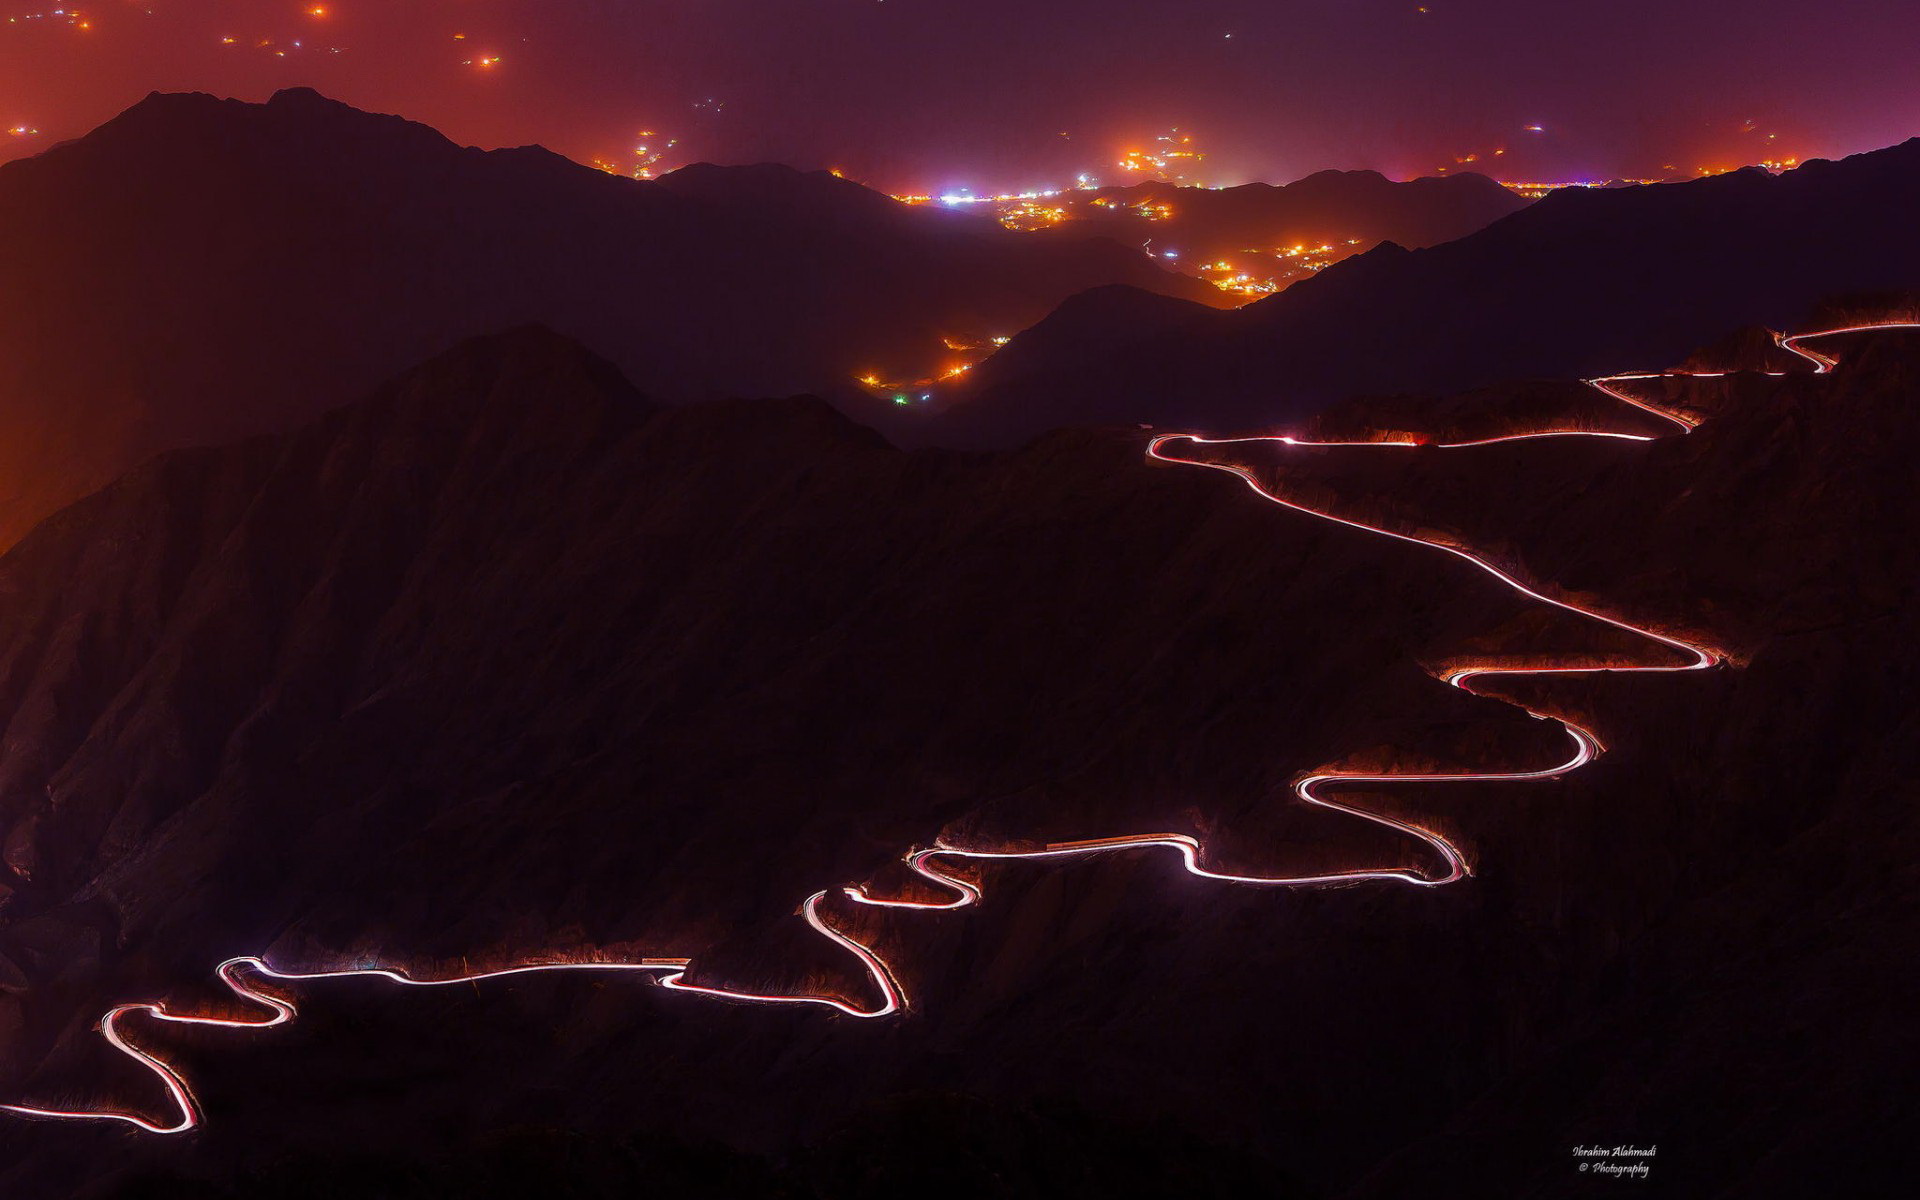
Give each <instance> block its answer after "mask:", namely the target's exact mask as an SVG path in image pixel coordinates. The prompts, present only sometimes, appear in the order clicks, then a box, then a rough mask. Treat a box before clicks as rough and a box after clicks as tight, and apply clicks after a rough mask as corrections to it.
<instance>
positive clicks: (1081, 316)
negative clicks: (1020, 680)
mask: <svg viewBox="0 0 1920 1200" xmlns="http://www.w3.org/2000/svg"><path fill="white" fill-rule="evenodd" d="M1916 204H1920V139H1916V140H1914V141H1909V142H1905V143H1903V144H1901V145H1897V146H1893V147H1890V148H1888V149H1884V150H1879V151H1875V152H1872V153H1868V154H1860V155H1855V156H1853V157H1851V158H1846V159H1842V160H1839V161H1833V162H1830V161H1825V160H1815V161H1812V162H1808V163H1806V164H1805V165H1803V166H1801V167H1799V168H1796V169H1794V170H1791V171H1786V172H1783V173H1781V174H1779V175H1771V174H1769V173H1767V172H1766V171H1764V170H1761V169H1759V168H1749V169H1746V170H1742V171H1736V172H1733V173H1730V174H1726V175H1719V176H1713V177H1709V178H1705V179H1699V180H1694V181H1690V182H1685V183H1672V184H1654V185H1648V186H1638V187H1621V188H1604V189H1600V188H1595V189H1587V188H1566V189H1561V190H1559V191H1556V192H1553V193H1551V194H1549V195H1548V196H1546V197H1545V198H1543V199H1541V200H1539V201H1537V202H1536V203H1534V204H1532V205H1530V206H1528V207H1526V208H1524V209H1522V210H1520V211H1518V212H1515V213H1513V214H1512V215H1510V216H1507V217H1504V218H1502V219H1501V220H1499V221H1497V222H1495V223H1493V224H1492V225H1490V226H1488V227H1487V228H1485V229H1483V230H1480V231H1479V232H1477V233H1472V234H1469V235H1468V236H1465V237H1462V238H1460V239H1458V240H1456V241H1452V242H1447V243H1445V244H1442V245H1436V246H1432V247H1429V248H1426V249H1420V250H1408V249H1406V248H1404V247H1402V246H1398V245H1393V244H1383V245H1381V246H1379V247H1377V248H1375V249H1373V250H1371V251H1369V252H1368V253H1366V254H1363V255H1360V256H1358V257H1356V258H1352V259H1349V260H1347V261H1345V262H1342V263H1339V264H1337V265H1335V266H1333V267H1330V268H1328V269H1327V270H1325V271H1323V272H1321V273H1320V274H1318V275H1317V276H1315V277H1314V278H1312V279H1309V280H1305V281H1303V282H1301V283H1299V284H1296V285H1295V286H1293V287H1291V288H1289V289H1287V290H1286V291H1284V292H1282V293H1280V294H1279V295H1276V296H1273V297H1271V298H1269V299H1266V300H1262V301H1260V302H1258V303H1255V304H1252V305H1249V306H1247V307H1246V308H1243V309H1240V310H1237V311H1233V312H1224V313H1208V312H1206V311H1204V310H1201V309H1199V308H1197V307H1195V308H1189V307H1184V306H1181V305H1176V304H1165V303H1161V304H1156V303H1151V302H1147V301H1141V302H1140V303H1138V304H1135V305H1127V304H1122V303H1119V302H1117V301H1115V300H1113V299H1111V298H1108V297H1103V296H1100V295H1097V294H1095V295H1082V296H1077V297H1074V298H1073V299H1071V300H1068V301H1067V302H1066V303H1064V304H1063V305H1061V307H1060V308H1059V309H1058V310H1057V311H1056V312H1054V313H1053V314H1051V315H1050V316H1049V317H1048V318H1047V319H1046V320H1045V321H1043V322H1041V323H1040V324H1039V325H1037V326H1035V327H1034V328H1033V329H1031V330H1029V331H1027V332H1026V333H1024V334H1022V335H1021V336H1019V337H1018V338H1016V339H1015V340H1014V341H1013V343H1012V344H1011V345H1009V346H1007V347H1006V348H1005V349H1004V350H1002V351H1001V352H1000V353H999V354H997V355H995V356H994V357H993V358H991V359H989V360H988V361H986V362H985V363H983V364H981V365H980V366H979V367H978V368H977V369H976V370H975V371H974V372H973V373H972V375H971V376H970V377H969V379H968V380H967V381H966V382H965V383H964V385H963V386H962V387H960V388H958V389H956V390H955V392H954V393H953V395H952V397H951V400H952V403H953V405H954V407H953V408H952V409H951V410H950V411H949V413H948V414H946V415H945V416H944V417H943V418H941V419H938V420H935V421H932V422H926V423H922V424H920V425H918V426H916V427H913V428H912V429H911V430H908V431H903V432H901V433H899V434H898V436H901V437H910V438H912V439H914V440H917V441H921V442H931V443H937V444H951V445H1005V444H1013V443H1017V442H1018V441H1020V440H1021V439H1023V438H1026V437H1030V436H1032V435H1033V434H1034V433H1036V432H1038V431H1039V430H1042V429H1048V428H1052V427H1055V426H1058V425H1063V424H1071V423H1087V422H1119V423H1136V422H1144V423H1151V424H1154V425H1159V426H1164V427H1167V428H1171V429H1186V428H1192V429H1200V430H1210V431H1216V432H1220V431H1232V430H1245V429H1256V428H1267V429H1270V428H1276V427H1285V426H1287V425H1290V424H1293V423H1297V422H1299V421H1300V420H1302V419H1303V418H1305V417H1307V416H1309V415H1311V414H1312V413H1314V412H1316V411H1318V410H1319V409H1321V408H1324V407H1325V406H1326V405H1328V404H1330V403H1333V402H1335V401H1338V400H1342V399H1345V398H1347V397H1350V396H1354V395H1376V394H1380V395H1384V394H1392V393H1396V392H1407V393H1414V394H1421V395H1432V394H1435V393H1442V392H1448V391H1454V390H1461V389H1467V388H1473V387H1478V386H1482V385H1485V384H1490V383H1497V382H1500V381H1502V380H1510V379H1517V378H1528V377H1539V378H1548V379H1552V378H1558V379H1567V378H1573V377H1578V376H1586V375H1598V374H1605V373H1610V372H1616V371H1621V370H1630V369H1635V368H1639V367H1657V366H1659V365H1662V364H1667V363H1672V362H1677V361H1678V360H1679V359H1680V358H1681V357H1682V356H1683V355H1685V354H1686V353H1687V352H1688V351H1689V350H1691V349H1692V348H1693V347H1694V346H1697V345H1700V344H1701V343H1703V342H1706V341H1708V340H1709V339H1712V338H1715V337H1718V336H1720V335H1721V334H1722V333H1724V332H1725V331H1726V330H1728V329H1731V328H1735V327H1738V326H1742V325H1752V324H1767V325H1771V326H1773V327H1775V328H1785V327H1790V326H1792V325H1794V324H1796V323H1797V322H1799V321H1800V320H1801V319H1802V318H1803V317H1804V316H1805V314H1806V313H1807V311H1808V310H1809V309H1810V307H1811V306H1812V305H1814V304H1815V303H1816V302H1818V301H1820V300H1822V299H1824V298H1825V297H1828V296H1834V295H1842V294H1849V293H1869V292H1876V291H1882V290H1886V289H1901V288H1909V287H1911V286H1912V283H1913V281H1914V280H1915V279H1916V278H1920V237H1916V236H1915V235H1914V231H1913V225H1912V221H1911V219H1910V215H1911V213H1912V212H1913V211H1914V208H1915V206H1916ZM1116 312H1121V313H1128V314H1131V315H1130V316H1123V317H1120V318H1116V316H1115V314H1116Z"/></svg>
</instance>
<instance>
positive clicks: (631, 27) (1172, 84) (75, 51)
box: [0, 0, 1920, 191]
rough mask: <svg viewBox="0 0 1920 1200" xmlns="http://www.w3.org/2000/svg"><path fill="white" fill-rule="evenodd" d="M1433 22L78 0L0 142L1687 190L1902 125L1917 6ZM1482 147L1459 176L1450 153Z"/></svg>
mask: <svg viewBox="0 0 1920 1200" xmlns="http://www.w3.org/2000/svg"><path fill="white" fill-rule="evenodd" d="M8 5H10V6H11V7H5V6H8ZM316 6H320V7H323V8H324V9H325V10H326V11H325V14H324V15H321V16H316V15H313V14H311V13H310V12H309V11H308V10H309V9H312V8H314V7H316ZM1425 7H1426V9H1427V10H1428V11H1424V12H1423V11H1422V8H1421V5H1420V4H1419V3H1407V2H1402V0H1319V2H1314V3H1307V2H1302V0H1177V2H1169V3H1147V2H1143V0H964V2H963V0H339V2H338V3H333V2H330V0H309V2H308V3H304V4H303V3H282V2H281V0H199V2H196V0H145V2H144V3H136V2H130V0H91V2H87V0H83V2H82V3H81V4H80V6H79V7H78V9H68V10H67V13H68V14H69V15H67V16H57V15H53V14H54V9H53V7H52V6H50V5H46V6H43V5H42V3H41V0H0V14H4V15H0V126H19V127H24V128H25V129H26V130H29V131H31V130H37V131H38V132H37V133H35V132H25V133H18V134H9V135H6V136H0V156H4V157H14V156H17V155H19V154H23V153H31V152H33V151H35V150H37V149H40V148H43V147H44V146H46V145H49V144H51V143H52V142H54V141H57V140H59V139H61V138H65V137H70V136H74V135H76V134H78V133H81V132H84V131H85V130H86V129H87V128H89V127H91V126H92V125H94V124H97V123H98V122H99V121H101V120H103V119H105V118H106V117H108V116H110V115H112V114H113V113H114V112H116V111H118V110H119V109H121V108H124V107H125V106H127V105H128V104H131V103H133V102H134V101H136V100H138V99H139V98H140V97H141V96H142V95H144V94H145V93H146V92H148V91H150V90H154V89H161V90H201V91H211V92H215V93H219V94H224V95H237V96H241V97H245V98H249V99H264V98H265V96H266V95H268V94H269V93H271V92H272V91H273V90H274V89H275V88H278V87H283V86H289V85H295V84H306V85H310V86H314V87H318V88H319V89H321V90H322V91H324V92H327V93H328V94H330V95H333V96H336V97H338V98H340V99H343V100H346V101H348V102H350V103H353V104H357V105H360V106H361V107H365V108H373V109H379V110H383V111H391V112H400V113H403V114H405V115H407V116H411V117H415V118H417V119H420V120H423V121H427V122H429V123H431V124H434V125H437V126H439V127H440V128H442V129H443V130H445V131H446V132H447V133H448V134H449V135H451V136H453V137H454V138H456V139H458V140H460V141H466V142H474V143H478V144H481V145H501V144H515V143H520V142H528V141H538V142H543V143H545V144H547V145H549V146H552V147H553V148H554V149H557V150H559V151H561V152H563V153H566V154H570V155H572V156H574V157H576V158H581V159H587V158H592V157H602V158H607V159H612V160H615V161H617V162H618V163H619V164H620V165H621V166H622V167H631V166H632V158H633V155H632V149H633V147H634V146H635V145H636V143H637V142H638V141H639V140H640V139H638V138H637V136H636V135H637V133H638V131H640V130H643V129H648V130H654V131H657V135H659V136H656V137H654V138H652V139H649V141H650V143H651V144H652V145H654V146H656V147H657V146H658V145H659V144H660V141H661V137H662V136H672V137H676V138H678V139H679V145H677V146H676V147H675V148H674V151H673V153H672V156H671V157H670V158H669V159H668V160H667V161H666V162H664V163H662V164H661V165H662V166H672V165H678V164H679V163H683V162H687V161H694V160H698V159H708V160H711V161H717V162H742V161H749V160H759V159H777V160H782V161H787V162H792V163H794V164H796V165H801V166H840V167H842V168H843V169H845V170H846V172H847V173H848V174H850V175H853V176H855V177H856V178H862V179H866V180H869V181H871V182H874V183H876V184H879V185H882V186H886V187H889V188H891V189H893V190H896V191H900V190H916V191H924V190H946V189H949V188H954V187H959V186H971V187H975V188H989V187H991V188H1014V187H1021V186H1028V185H1036V184H1042V183H1053V182H1063V181H1070V180H1071V178H1072V177H1073V175H1074V174H1075V173H1076V172H1078V171H1090V172H1092V173H1093V174H1095V175H1097V176H1099V177H1101V178H1102V179H1104V180H1108V181H1117V180H1119V179H1121V178H1123V173H1122V172H1120V171H1119V170H1118V168H1117V167H1116V166H1115V159H1116V158H1117V157H1118V155H1119V153H1120V152H1121V151H1122V150H1124V149H1126V148H1127V147H1128V146H1129V145H1133V144H1144V143H1146V142H1148V141H1150V140H1151V139H1152V138H1153V136H1154V135H1156V134H1159V133H1163V132H1165V131H1167V130H1168V129H1170V128H1173V127H1179V128H1180V129H1182V130H1184V131H1188V132H1190V133H1192V134H1193V135H1194V136H1195V137H1196V139H1197V140H1198V142H1199V143H1200V144H1201V145H1202V146H1203V147H1204V148H1206V149H1207V150H1208V151H1209V152H1210V158H1209V160H1208V163H1207V165H1206V168H1205V170H1204V171H1203V175H1204V177H1205V178H1206V179H1207V180H1208V181H1209V182H1226V183H1231V182H1239V181H1243V180H1247V179H1256V178H1259V179H1270V180H1285V179H1291V178H1295V177H1298V176H1300V175H1303V174H1306V173H1308V172H1310V171H1313V170H1317V169H1320V168H1322V167H1362V166H1365V167H1374V168H1377V169H1379V170H1382V171H1385V172H1387V173H1388V174H1391V175H1396V176H1411V175H1417V174H1428V173H1432V172H1433V171H1435V170H1436V169H1437V168H1439V167H1441V166H1443V165H1446V166H1450V167H1451V169H1454V170H1459V169H1477V170H1486V171H1487V172H1488V173H1489V174H1493V175H1496V176H1498V177H1501V178H1505V179H1514V180H1520V179H1547V180H1557V179H1577V178H1605V177H1609V176H1616V175H1625V176H1644V175H1659V174H1683V175H1684V174H1692V173H1693V172H1694V170H1695V169H1696V168H1698V167H1703V166H1706V167H1716V168H1718V167H1727V166H1733V165H1737V164H1739V163H1745V162H1756V161H1764V160H1768V159H1786V158H1793V157H1811V156H1815V155H1825V156H1834V155H1839V154H1845V153H1850V152H1853V151H1857V150H1863V149H1868V148H1871V147H1874V146H1877V145H1883V144H1886V143H1890V142H1894V141H1898V140H1901V139H1903V138H1905V137H1907V136H1908V135H1910V134H1912V133H1915V132H1920V86H1916V83H1915V80H1916V74H1915V71H1914V67H1913V63H1914V62H1915V61H1916V59H1920V3H1916V2H1915V0H1827V2H1826V3H1824V4H1818V5H1815V4H1809V3H1788V2H1787V0H1739V2H1738V3H1734V2H1732V0H1587V2H1586V3H1576V2H1574V0H1451V2H1450V0H1428V2H1427V4H1426V6H1425ZM76 11H77V12H78V13H79V18H78V21H76V20H75V19H74V18H73V17H72V16H71V14H73V13H74V12H76ZM34 13H41V14H45V15H43V16H41V17H39V18H32V17H31V14H34ZM83 25H84V26H85V27H83ZM455 34H465V35H466V36H465V38H463V39H456V38H455V36H454V35H455ZM1229 35H1231V36H1229ZM223 38H232V39H234V40H233V42H232V43H230V44H229V43H225V42H223V41H222V39H223ZM263 42H270V43H271V44H269V45H264V46H263V45H262V44H261V43H263ZM295 42H298V43H299V45H298V46H296V45H295V44H294V43H295ZM495 56H497V57H498V59H499V61H498V62H497V63H496V64H492V65H481V63H482V60H485V59H489V58H493V57H495ZM1530 125H1539V126H1541V127H1542V131H1541V132H1530V131H1529V130H1528V129H1527V128H1526V127H1527V126H1530ZM1769 134H1772V135H1774V136H1773V137H1772V138H1769V137H1768V135H1769ZM1497 149H1504V150H1505V151H1506V153H1505V154H1503V155H1499V156H1495V155H1494V153H1493V152H1494V151H1495V150H1497ZM1469 154H1477V155H1478V156H1479V158H1478V160H1477V161H1475V162H1474V163H1473V164H1472V166H1471V168H1462V167H1461V166H1458V165H1455V163H1456V160H1458V159H1461V158H1464V157H1466V156H1467V155H1469ZM1669 167H1671V168H1672V170H1671V171H1669V170H1667V168H1669Z"/></svg>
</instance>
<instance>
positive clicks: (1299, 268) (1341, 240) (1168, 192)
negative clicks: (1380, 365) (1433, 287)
mask: <svg viewBox="0 0 1920 1200" xmlns="http://www.w3.org/2000/svg"><path fill="white" fill-rule="evenodd" d="M1043 203H1044V204H1045V205H1048V206H1052V207H1054V208H1057V209H1058V210H1059V214H1060V215H1059V217H1058V218H1056V219H1055V220H1056V221H1057V223H1054V224H1051V225H1050V226H1049V227H1048V235H1049V236H1060V235H1063V234H1065V235H1082V234H1086V233H1097V234H1100V235H1102V236H1105V237H1109V238H1112V239H1113V240H1114V241H1117V242H1125V243H1127V244H1129V245H1132V244H1143V243H1144V244H1145V246H1146V248H1147V249H1148V250H1149V252H1150V253H1153V254H1156V255H1160V256H1162V257H1163V258H1164V257H1165V256H1166V255H1167V253H1168V252H1172V254H1173V257H1172V258H1170V259H1166V261H1167V262H1169V264H1170V265H1174V266H1177V267H1178V269H1180V270H1183V271H1188V272H1193V273H1199V274H1202V275H1203V276H1204V277H1205V278H1208V279H1212V280H1215V281H1217V282H1219V283H1221V284H1222V285H1223V286H1226V287H1228V288H1229V289H1230V290H1233V291H1236V292H1237V293H1239V294H1242V295H1255V294H1258V293H1259V292H1261V291H1272V290H1277V289H1279V288H1283V287H1287V286H1289V285H1291V284H1293V283H1295V282H1297V281H1298V280H1301V279H1306V278H1310V277H1311V276H1312V275H1313V273H1314V272H1316V271H1319V270H1323V269H1325V268H1326V267H1328V266H1330V265H1332V264H1333V263H1335V262H1338V261H1340V260H1341V259H1344V258H1347V257H1350V256H1351V255H1353V254H1355V253H1359V252H1363V251H1365V250H1368V249H1371V248H1372V247H1373V246H1375V245H1377V244H1378V243H1380V242H1389V241H1390V242H1394V243H1396V244H1398V245H1401V246H1431V245H1436V244H1438V243H1440V242H1450V241H1452V240H1454V239H1455V238H1460V237H1465V236H1466V235H1468V234H1470V233H1474V232H1477V231H1478V230H1480V229H1484V228H1485V227H1486V226H1488V225H1491V224H1492V223H1493V222H1495V221H1497V220H1499V219H1500V218H1501V217H1504V216H1506V215H1507V214H1509V213H1512V212H1517V211H1518V210H1520V209H1522V208H1525V207H1526V206H1527V203H1528V202H1527V201H1526V200H1525V199H1524V198H1522V197H1521V196H1519V195H1518V194H1516V193H1514V192H1512V191H1510V190H1508V189H1507V188H1505V187H1502V186H1501V185H1500V184H1498V183H1495V182H1494V181H1493V180H1491V179H1488V178H1487V177H1486V176H1484V175H1475V174H1470V173H1469V174H1462V175H1455V176H1450V177H1447V178H1439V177H1436V176H1428V177H1425V178H1421V179H1413V180H1408V181H1406V182H1397V181H1394V180H1390V179H1388V178H1387V177H1386V176H1384V175H1382V174H1380V173H1379V172H1378V171H1320V172H1317V173H1315V174H1313V175H1309V176H1307V177H1306V178H1304V179H1299V180H1296V181H1294V182H1293V183H1288V184H1280V185H1275V184H1268V183H1249V184H1243V185H1241V186H1239V187H1229V188H1204V187H1186V186H1180V185H1177V184H1171V183H1159V182H1148V183H1139V184H1134V185H1131V186H1128V187H1103V188H1092V189H1086V190H1077V191H1071V192H1066V193H1063V194H1060V195H1057V196H1053V197H1049V198H1047V199H1046V200H1045V201H1044V202H1043ZM1242 277H1244V278H1242Z"/></svg>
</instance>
